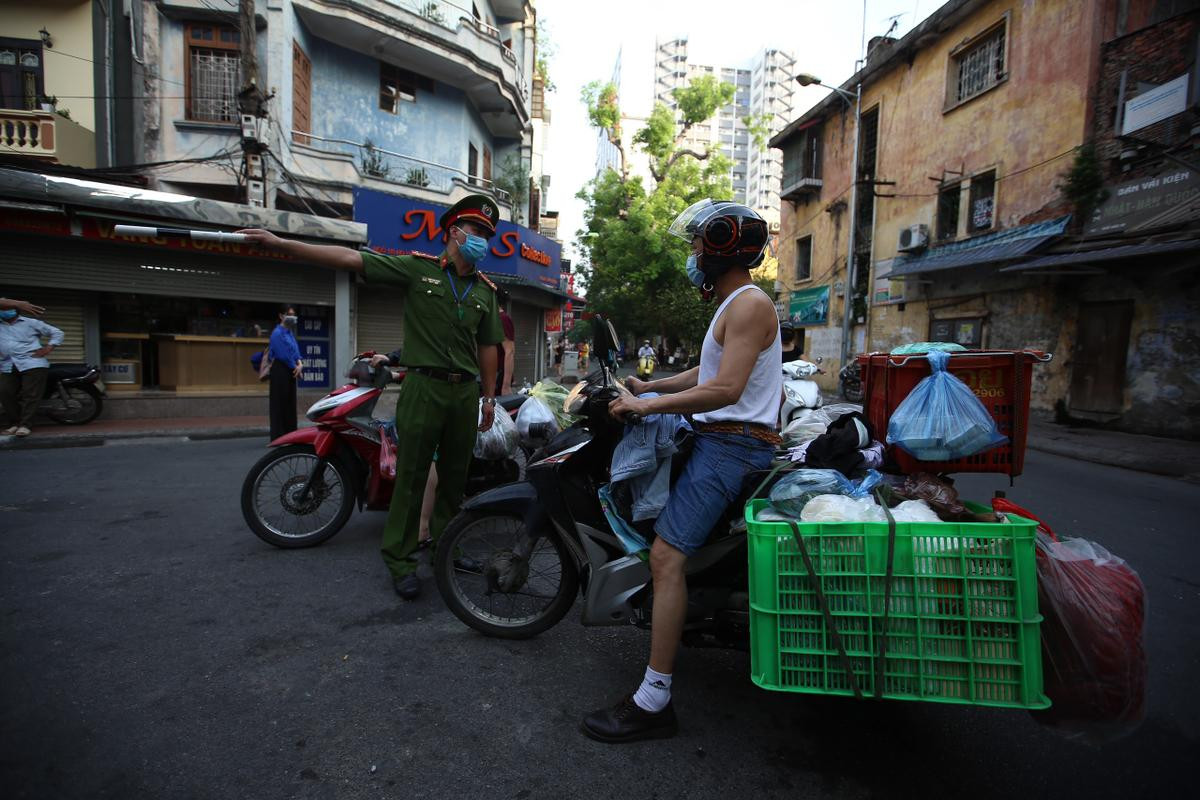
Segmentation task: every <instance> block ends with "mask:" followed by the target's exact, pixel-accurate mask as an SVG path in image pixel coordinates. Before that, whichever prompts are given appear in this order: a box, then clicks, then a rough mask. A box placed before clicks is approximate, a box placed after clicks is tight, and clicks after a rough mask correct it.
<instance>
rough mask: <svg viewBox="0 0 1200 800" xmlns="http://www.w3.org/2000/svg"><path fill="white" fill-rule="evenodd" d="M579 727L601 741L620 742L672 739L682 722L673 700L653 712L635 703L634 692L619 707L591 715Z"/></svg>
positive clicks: (618, 704)
mask: <svg viewBox="0 0 1200 800" xmlns="http://www.w3.org/2000/svg"><path fill="white" fill-rule="evenodd" d="M579 729H580V730H582V731H583V732H584V734H585V735H587V736H590V737H591V738H593V739H595V740H596V741H598V742H609V743H611V744H620V743H623V742H638V741H641V740H642V739H669V738H670V737H672V736H674V735H675V734H676V733H678V732H679V723H678V722H677V721H676V719H675V709H674V707H673V706H672V705H671V703H670V701H668V702H667V706H666V708H664V709H663V710H662V711H659V712H658V713H657V714H652V713H651V712H649V711H646V710H644V709H643V708H642V707H641V706H639V705H638V704H637V703H635V702H633V695H626V696H625V698H624V699H622V700H621V702H619V703H617V704H616V705H615V706H612V707H610V708H602V709H600V710H599V711H593V712H592V713H591V714H588V715H587V716H586V717H584V720H583V722H582V723H580V725H579Z"/></svg>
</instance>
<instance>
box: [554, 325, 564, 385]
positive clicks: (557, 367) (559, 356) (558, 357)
mask: <svg viewBox="0 0 1200 800" xmlns="http://www.w3.org/2000/svg"><path fill="white" fill-rule="evenodd" d="M564 350H566V345H564V344H563V340H562V337H561V335H560V336H559V339H558V344H556V345H554V372H555V373H556V374H557V375H558V377H560V378H561V377H562V374H563V351H564Z"/></svg>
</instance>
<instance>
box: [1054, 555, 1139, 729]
mask: <svg viewBox="0 0 1200 800" xmlns="http://www.w3.org/2000/svg"><path fill="white" fill-rule="evenodd" d="M1037 555H1038V558H1037V570H1038V608H1039V609H1040V610H1041V612H1042V614H1043V616H1044V617H1045V619H1044V620H1043V622H1042V661H1043V664H1042V669H1043V673H1044V675H1045V691H1046V696H1047V697H1049V698H1050V701H1051V703H1052V705H1051V706H1050V708H1048V709H1046V710H1045V711H1039V712H1035V713H1034V715H1033V716H1034V718H1035V719H1036V720H1038V722H1040V723H1042V724H1043V725H1046V726H1047V727H1049V728H1052V729H1054V730H1055V731H1057V732H1058V733H1060V734H1062V735H1064V736H1066V737H1067V738H1069V739H1078V740H1081V741H1085V742H1088V743H1090V744H1104V743H1105V742H1110V741H1112V740H1114V739H1118V738H1120V737H1122V736H1126V735H1128V734H1129V733H1131V732H1132V731H1133V730H1134V729H1136V728H1137V727H1138V725H1140V724H1141V721H1142V719H1143V717H1144V716H1145V713H1146V705H1145V698H1146V651H1145V648H1144V645H1143V637H1142V631H1143V626H1144V624H1145V614H1146V590H1145V588H1144V587H1143V586H1142V580H1141V578H1139V577H1138V574H1137V573H1136V572H1134V570H1133V568H1131V567H1130V566H1129V565H1128V564H1126V563H1125V562H1124V561H1122V560H1121V559H1120V558H1118V557H1117V556H1114V555H1113V554H1112V553H1110V552H1108V551H1107V550H1105V549H1104V548H1103V547H1101V546H1100V545H1099V544H1096V543H1095V542H1089V541H1086V540H1084V539H1062V540H1061V541H1059V540H1055V539H1053V538H1051V536H1049V535H1047V534H1045V533H1041V532H1039V533H1038V537H1037Z"/></svg>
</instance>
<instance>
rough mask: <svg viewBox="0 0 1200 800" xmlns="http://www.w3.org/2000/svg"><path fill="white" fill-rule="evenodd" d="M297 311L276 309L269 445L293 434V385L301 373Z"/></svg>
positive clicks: (294, 418) (272, 346)
mask: <svg viewBox="0 0 1200 800" xmlns="http://www.w3.org/2000/svg"><path fill="white" fill-rule="evenodd" d="M298 322H299V318H298V317H297V316H296V307H295V306H291V305H281V306H280V307H279V324H278V325H276V326H275V330H273V331H271V345H270V348H269V352H268V353H267V357H268V358H270V359H271V373H270V379H271V395H270V399H269V401H268V403H269V405H270V408H271V441H275V440H276V439H278V438H279V437H280V436H283V435H284V434H288V433H291V432H292V431H294V430H296V381H297V379H299V377H300V372H301V371H302V370H303V369H304V365H303V363H301V361H300V345H298V344H297V343H296V324H297V323H298Z"/></svg>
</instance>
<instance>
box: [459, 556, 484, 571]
mask: <svg viewBox="0 0 1200 800" xmlns="http://www.w3.org/2000/svg"><path fill="white" fill-rule="evenodd" d="M454 568H455V569H456V570H458V571H459V572H474V573H476V574H479V573H480V572H483V562H482V561H480V560H479V559H477V558H471V557H470V556H459V557H458V558H456V559H454Z"/></svg>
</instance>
